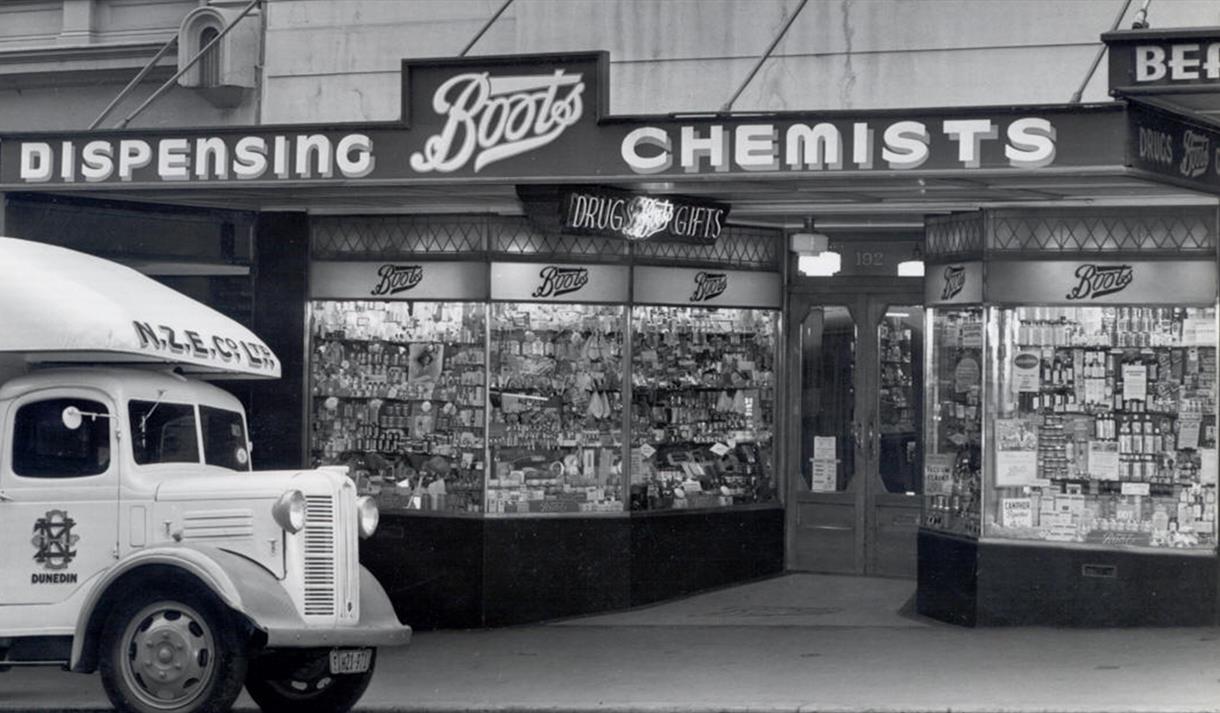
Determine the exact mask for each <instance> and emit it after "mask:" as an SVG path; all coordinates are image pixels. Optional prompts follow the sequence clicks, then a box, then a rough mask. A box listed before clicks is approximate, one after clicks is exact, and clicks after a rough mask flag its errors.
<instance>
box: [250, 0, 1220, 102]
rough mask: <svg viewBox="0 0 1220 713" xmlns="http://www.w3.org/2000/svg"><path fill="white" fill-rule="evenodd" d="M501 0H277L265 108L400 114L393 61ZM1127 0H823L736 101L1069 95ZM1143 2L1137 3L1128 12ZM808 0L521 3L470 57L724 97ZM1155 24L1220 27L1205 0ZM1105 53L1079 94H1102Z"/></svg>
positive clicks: (1156, 8) (619, 88)
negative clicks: (587, 62)
mask: <svg viewBox="0 0 1220 713" xmlns="http://www.w3.org/2000/svg"><path fill="white" fill-rule="evenodd" d="M502 5H503V2H502V1H501V0H464V1H463V2H452V1H451V0H414V1H413V2H409V3H406V2H382V1H380V0H346V1H345V2H341V3H331V2H317V1H316V0H275V1H274V2H272V3H271V4H270V6H269V8H268V13H267V38H266V80H265V89H264V92H265V97H264V98H265V101H264V107H265V108H264V110H263V120H264V121H266V122H268V123H279V122H289V121H324V122H329V121H381V120H393V119H397V118H398V116H399V111H400V109H399V107H400V101H401V97H400V92H399V85H398V82H399V66H400V59H401V58H404V57H407V58H421V57H437V56H455V55H457V54H459V53H460V52H461V50H462V48H463V47H465V46H466V44H467V43H468V42H470V40H471V39H473V38H474V36H475V35H476V33H477V32H478V31H479V29H480V28H481V27H483V25H484V23H485V22H486V21H487V20H488V19H489V18H491V17H492V16H493V15H494V13H495V12H496V10H498V9H499V8H500V7H501V6H502ZM1123 5H1124V0H1071V1H1069V2H1063V1H1062V0H1022V1H1021V2H998V1H994V0H918V1H913V0H813V1H812V2H810V3H808V4H807V5H806V6H805V8H804V10H803V11H802V12H801V14H800V15H799V16H798V17H797V19H796V21H795V22H794V23H793V25H792V27H791V29H790V30H789V32H788V33H787V35H786V36H785V38H784V39H783V41H781V42H780V43H779V45H778V46H777V47H776V49H775V52H774V54H773V59H771V60H769V61H768V62H767V63H765V64H764V66H763V67H762V69H761V71H760V72H759V73H758V75H757V76H756V77H755V78H754V79H753V80H752V81H751V82H750V83H749V85H748V86H747V87H746V89H745V91H744V92H743V93H742V95H741V97H740V98H739V99H738V100H737V101H736V103H735V104H734V105H733V109H735V110H739V111H782V110H795V109H802V110H809V109H880V108H897V107H935V106H968V105H987V104H1014V103H1016V104H1030V103H1066V102H1067V101H1068V100H1069V99H1070V98H1071V96H1072V94H1073V92H1075V91H1076V90H1077V88H1078V87H1079V86H1080V84H1081V82H1082V81H1083V80H1084V78H1085V76H1086V74H1087V72H1088V69H1089V65H1090V63H1091V62H1092V60H1093V58H1094V56H1095V55H1096V53H1097V50H1098V48H1099V46H1100V39H1099V38H1100V35H1101V34H1102V33H1103V32H1105V31H1108V30H1109V29H1110V28H1111V26H1112V25H1113V23H1114V20H1115V16H1116V15H1117V13H1118V11H1119V10H1120V9H1121V8H1122V7H1123ZM1140 5H1141V3H1139V2H1132V3H1130V7H1129V9H1128V11H1127V14H1126V16H1125V17H1124V19H1123V22H1122V25H1121V27H1124V28H1126V27H1130V25H1131V21H1132V19H1133V18H1134V14H1135V12H1136V10H1137V9H1138V8H1139V7H1140ZM798 6H799V0H749V1H748V2H746V1H743V0H617V1H611V2H607V1H605V0H515V1H514V2H513V3H512V4H511V5H510V6H509V7H508V9H507V11H506V12H505V13H504V14H503V15H502V16H501V17H500V18H499V19H498V20H496V22H495V23H494V24H493V25H492V26H491V27H490V29H489V30H488V31H487V33H486V34H485V35H484V36H483V37H482V38H481V39H480V40H479V41H478V43H477V44H476V45H475V46H474V48H473V49H472V50H471V52H470V53H469V54H471V55H479V54H515V53H526V52H562V51H586V50H594V49H605V50H608V51H609V52H610V58H611V62H612V69H611V77H610V79H611V90H610V108H611V111H612V112H613V113H616V114H638V113H668V112H706V111H715V110H719V109H720V108H721V107H722V106H723V105H724V103H725V102H726V101H728V100H729V98H730V97H731V96H732V95H733V92H734V91H735V90H736V89H737V88H738V86H740V84H741V83H742V81H743V80H744V79H745V78H746V76H747V75H748V74H749V72H750V70H751V68H752V67H753V66H754V64H755V62H756V60H757V58H758V57H759V56H760V55H761V54H762V52H763V51H764V50H765V49H766V47H767V46H768V44H769V43H770V42H771V41H772V39H773V38H774V37H775V36H776V35H777V34H778V32H779V31H780V29H781V28H782V27H783V25H784V23H785V22H786V21H787V20H788V17H789V15H790V13H792V12H793V11H795V10H796V8H797V7H798ZM1149 19H1150V21H1151V22H1152V24H1153V26H1154V27H1177V26H1206V25H1220V4H1217V3H1215V2H1214V1H1213V0H1170V1H1168V2H1159V3H1154V4H1152V5H1151V6H1150V15H1149ZM1106 82H1107V78H1106V69H1105V65H1104V63H1103V64H1102V66H1101V67H1099V68H1098V71H1097V72H1096V74H1095V75H1094V76H1093V78H1092V80H1091V81H1090V82H1089V84H1088V86H1087V89H1086V91H1085V93H1084V97H1083V98H1084V100H1085V101H1106V100H1108V97H1107V96H1106V90H1105V87H1106Z"/></svg>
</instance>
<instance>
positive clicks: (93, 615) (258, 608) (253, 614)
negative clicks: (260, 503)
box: [69, 544, 299, 672]
mask: <svg viewBox="0 0 1220 713" xmlns="http://www.w3.org/2000/svg"><path fill="white" fill-rule="evenodd" d="M142 569H155V570H157V571H159V572H161V573H164V572H165V571H166V570H176V571H177V573H180V574H182V575H185V576H186V577H187V578H188V579H194V580H197V581H198V582H199V583H200V584H202V585H203V586H204V587H206V588H207V589H208V590H209V591H211V592H212V594H213V595H215V596H216V598H217V599H219V600H220V602H221V603H223V604H224V605H225V606H226V607H228V608H229V609H231V610H233V611H235V612H238V613H240V614H242V615H244V616H245V617H246V618H247V619H248V620H249V621H250V622H251V623H252V624H253V625H254V627H255V628H256V629H260V630H264V631H265V630H266V628H267V626H268V625H272V626H274V625H275V624H277V623H280V622H283V621H284V620H299V617H297V615H296V607H295V605H294V604H293V602H292V600H291V598H289V596H288V592H287V591H286V590H285V589H284V587H283V585H282V584H281V582H280V581H279V580H278V579H276V578H275V575H273V574H272V573H271V572H269V571H268V570H267V569H265V568H264V567H262V566H261V565H259V564H257V563H255V562H253V561H251V560H249V559H246V558H245V557H242V556H241V555H236V554H233V553H232V552H227V551H225V550H221V549H219V548H216V547H209V546H206V545H194V544H191V545H173V546H167V547H153V548H149V549H145V550H141V551H139V552H137V553H135V554H133V555H131V556H130V557H127V558H126V559H124V560H123V561H121V562H119V563H118V564H117V565H116V566H115V567H114V568H113V569H111V570H110V571H109V572H107V573H106V575H105V576H104V577H103V578H102V579H101V580H100V581H99V582H98V583H97V584H96V585H95V586H94V587H93V589H92V591H90V593H89V595H88V597H87V598H86V599H85V602H84V604H83V606H82V607H81V611H80V614H79V615H78V617H77V621H76V632H75V635H74V636H73V637H72V658H71V662H70V664H69V668H71V670H73V671H86V672H87V671H92V670H93V669H94V667H95V666H96V660H97V655H96V651H97V647H98V645H99V643H100V641H99V639H100V637H101V631H102V627H103V626H104V624H105V618H106V616H105V615H106V613H107V611H108V610H109V607H101V608H100V609H99V605H101V604H103V603H104V602H106V600H107V595H108V594H109V593H111V592H112V591H117V590H115V587H116V586H121V585H123V584H124V583H126V582H128V581H129V578H130V577H139V572H140V570H142ZM158 578H159V579H160V576H158ZM162 581H163V580H162Z"/></svg>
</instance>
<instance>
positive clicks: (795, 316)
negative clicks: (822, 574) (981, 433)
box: [782, 276, 924, 574]
mask: <svg viewBox="0 0 1220 713" xmlns="http://www.w3.org/2000/svg"><path fill="white" fill-rule="evenodd" d="M923 285H924V281H923V278H922V277H897V276H849V277H820V278H812V277H798V278H795V279H794V280H793V281H792V282H791V283H790V285H789V289H788V293H787V294H786V295H785V302H786V304H785V310H784V322H785V324H784V330H785V333H786V339H785V342H784V345H783V349H784V359H785V362H786V365H787V371H788V385H789V388H788V389H786V392H787V393H786V394H785V396H784V402H785V403H784V409H785V412H786V413H787V415H788V418H787V420H786V426H785V433H784V436H785V438H784V444H785V445H784V458H783V462H784V463H785V464H786V467H785V469H784V473H783V477H784V478H785V481H784V483H783V486H782V487H783V490H784V495H785V499H784V501H785V503H786V504H787V507H786V508H785V512H784V561H785V567H786V568H787V569H795V564H796V547H797V538H798V529H797V524H798V510H799V507H800V503H801V502H802V497H805V499H808V498H807V495H808V494H806V493H802V488H801V486H802V480H801V471H800V468H801V450H800V444H801V434H800V428H801V388H800V374H801V368H802V366H801V365H802V359H801V338H802V325H803V324H804V321H805V318H806V317H807V316H808V314H809V311H810V310H811V309H812V308H814V307H817V306H819V305H825V306H843V307H847V308H848V309H850V310H851V311H852V317H853V319H855V320H856V324H857V337H856V339H857V354H858V355H862V354H868V353H874V352H875V351H876V346H875V344H872V346H871V347H869V348H867V349H866V350H865V351H864V352H862V351H861V349H862V348H864V340H866V339H867V340H870V344H871V343H873V342H875V341H876V334H875V330H876V327H877V322H878V321H879V319H880V317H881V316H882V315H883V314H884V309H885V308H886V307H888V306H893V305H921V306H922V305H924V286H923ZM857 360H858V364H859V363H860V360H859V357H857ZM916 368H922V367H921V366H916ZM872 371H876V370H875V369H869V370H866V371H864V372H861V371H860V370H859V368H857V370H856V373H857V374H858V376H857V381H856V388H857V393H856V411H857V413H856V414H855V422H856V423H858V424H862V428H867V427H868V426H867V425H866V421H867V420H868V419H869V414H870V410H871V411H872V412H875V411H876V409H877V400H878V398H877V397H878V389H879V386H878V384H877V383H876V382H877V378H878V375H877V374H872V373H871V372H872ZM861 377H862V379H861ZM914 397H915V398H917V399H922V398H923V393H917V394H914ZM862 404H867V406H868V408H867V409H865V411H864V412H860V406H861V405H862ZM876 418H877V416H876V414H875V413H874V414H873V415H872V424H873V425H872V428H873V429H874V433H873V440H877V439H879V435H877V433H876V429H877V425H876ZM852 447H853V448H856V466H857V471H856V472H855V473H854V474H853V477H852V486H851V487H850V488H849V490H848V491H847V493H850V494H851V495H850V497H848V496H847V493H842V494H838V498H837V499H838V500H841V501H843V504H847V503H848V502H851V503H853V506H854V507H855V508H856V513H855V521H856V538H855V546H854V560H855V563H856V565H855V573H856V574H864V573H865V572H866V571H868V570H869V569H870V568H871V567H872V566H873V562H872V554H870V553H872V552H873V550H874V549H875V547H876V543H875V539H876V533H875V530H876V528H877V523H876V522H875V521H874V518H875V512H874V511H875V510H876V508H875V507H872V505H873V503H872V500H873V498H869V497H868V494H869V493H870V492H871V493H873V494H874V495H875V496H880V497H879V498H876V499H877V500H879V501H881V502H884V501H885V500H886V498H885V497H884V496H885V495H886V493H885V492H884V487H883V486H882V485H881V478H880V473H879V472H878V467H877V463H878V461H879V458H878V456H877V453H875V452H874V453H869V452H868V448H867V447H865V444H864V443H863V442H857V443H855V444H853V446H852ZM865 481H869V482H865ZM878 488H880V489H878ZM902 497H905V496H902ZM832 499H834V498H832ZM870 548H871V549H870Z"/></svg>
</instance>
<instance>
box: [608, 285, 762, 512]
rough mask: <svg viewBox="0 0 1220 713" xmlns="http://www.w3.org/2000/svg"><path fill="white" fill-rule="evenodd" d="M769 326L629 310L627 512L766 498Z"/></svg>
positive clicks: (741, 316)
mask: <svg viewBox="0 0 1220 713" xmlns="http://www.w3.org/2000/svg"><path fill="white" fill-rule="evenodd" d="M776 319H777V312H776V311H774V310H763V309H734V308H701V307H635V308H633V309H632V330H633V331H632V340H633V341H632V355H631V357H632V367H631V368H632V394H633V396H632V413H631V418H632V429H631V430H632V443H631V446H632V450H631V453H632V464H631V466H632V467H631V473H632V484H631V508H632V509H633V510H653V509H665V508H695V507H720V506H728V505H734V504H742V503H754V502H766V501H771V500H774V498H775V484H774V480H773V477H774V476H773V472H772V465H771V458H772V451H773V448H772V440H773V435H774V418H775V332H776Z"/></svg>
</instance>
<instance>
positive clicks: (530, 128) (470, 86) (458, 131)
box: [411, 69, 585, 173]
mask: <svg viewBox="0 0 1220 713" xmlns="http://www.w3.org/2000/svg"><path fill="white" fill-rule="evenodd" d="M581 77H582V75H580V74H564V71H563V70H562V69H557V70H555V72H554V73H553V74H549V75H547V74H538V75H528V76H515V77H492V76H490V73H488V72H470V73H467V74H459V75H457V76H455V77H453V78H451V79H449V80H447V81H446V82H445V83H444V84H442V85H441V86H440V88H439V89H437V90H436V94H435V95H433V97H432V109H433V110H434V111H436V113H437V114H440V115H441V116H443V117H445V126H444V127H443V128H442V129H441V132H440V133H439V134H436V135H434V136H431V137H429V138H428V139H427V140H426V141H425V142H424V148H423V150H422V151H417V152H415V153H413V154H411V168H412V169H414V170H416V171H419V172H420V173H428V172H430V171H436V172H437V173H451V172H453V171H457V170H458V169H460V168H462V167H463V166H465V165H466V164H467V162H469V161H470V159H471V157H473V158H474V170H475V172H476V173H478V172H479V171H480V170H482V169H483V168H484V167H485V166H487V165H489V164H492V163H494V162H496V161H500V160H503V159H506V158H510V157H512V156H516V155H518V154H523V153H525V152H526V151H531V150H533V149H536V148H538V147H540V146H545V145H547V144H549V143H551V142H552V141H554V140H555V139H557V138H559V135H560V134H562V133H563V132H564V130H565V129H567V128H568V127H569V126H571V125H573V124H575V123H576V122H577V121H579V120H580V116H581V114H582V112H583V110H584V104H583V103H582V101H581V94H582V93H584V91H585V84H584V82H583V81H581Z"/></svg>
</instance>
